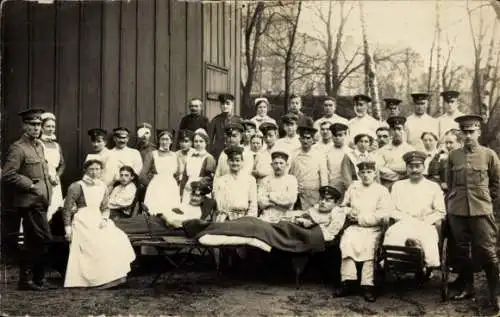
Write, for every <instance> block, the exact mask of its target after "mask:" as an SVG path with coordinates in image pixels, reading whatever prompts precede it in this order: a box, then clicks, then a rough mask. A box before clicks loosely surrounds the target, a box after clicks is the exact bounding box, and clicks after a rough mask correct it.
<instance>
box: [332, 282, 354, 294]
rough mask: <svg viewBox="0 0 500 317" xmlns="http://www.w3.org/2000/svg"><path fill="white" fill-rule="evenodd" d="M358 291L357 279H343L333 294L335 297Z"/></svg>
mask: <svg viewBox="0 0 500 317" xmlns="http://www.w3.org/2000/svg"><path fill="white" fill-rule="evenodd" d="M354 293H356V281H343V282H342V283H341V285H340V288H337V289H336V290H335V291H334V293H333V296H334V297H346V296H349V295H353V294H354Z"/></svg>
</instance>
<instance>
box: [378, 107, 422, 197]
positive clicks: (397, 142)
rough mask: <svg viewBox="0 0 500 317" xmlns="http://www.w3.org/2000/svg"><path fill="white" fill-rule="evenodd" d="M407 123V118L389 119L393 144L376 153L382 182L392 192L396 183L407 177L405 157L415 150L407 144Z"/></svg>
mask: <svg viewBox="0 0 500 317" xmlns="http://www.w3.org/2000/svg"><path fill="white" fill-rule="evenodd" d="M405 122H406V118H405V117H401V116H394V117H389V118H388V119H387V123H388V125H389V127H390V133H391V143H390V144H387V145H385V146H384V147H382V148H380V149H378V150H377V151H376V152H375V153H376V155H375V157H376V160H377V165H378V168H379V172H380V182H381V184H382V185H384V186H386V187H387V189H389V190H391V187H392V184H394V182H395V181H398V180H400V179H403V178H404V177H406V164H405V162H404V160H403V155H404V154H405V153H407V152H410V151H413V150H414V148H413V146H411V145H409V144H408V143H407V142H406V136H405V131H404V125H405Z"/></svg>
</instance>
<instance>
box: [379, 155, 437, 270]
mask: <svg viewBox="0 0 500 317" xmlns="http://www.w3.org/2000/svg"><path fill="white" fill-rule="evenodd" d="M403 158H404V160H405V162H406V166H407V172H408V177H409V178H408V179H404V180H400V181H397V182H396V183H394V186H393V187H392V192H391V196H392V201H393V202H394V205H395V208H396V209H395V211H394V212H393V213H392V215H391V218H393V219H395V220H396V221H397V222H396V223H395V224H394V225H392V226H391V227H389V229H387V231H386V233H385V238H384V245H394V246H405V245H418V246H421V247H422V249H423V251H424V255H425V264H426V267H427V268H435V267H439V265H440V261H439V248H438V242H439V235H438V230H440V229H441V222H442V220H443V219H444V216H445V204H444V195H443V192H442V190H441V188H440V187H439V185H438V184H436V183H435V182H433V181H430V180H428V179H427V178H425V177H424V161H425V159H426V155H425V153H423V152H420V151H411V152H408V153H406V154H405V155H404V157H403ZM409 202H411V203H409ZM411 240H413V241H411Z"/></svg>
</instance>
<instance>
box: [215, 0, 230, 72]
mask: <svg viewBox="0 0 500 317" xmlns="http://www.w3.org/2000/svg"><path fill="white" fill-rule="evenodd" d="M216 5H217V23H218V30H217V37H218V41H217V44H218V46H217V51H218V52H219V58H218V59H217V60H218V63H219V65H220V66H223V67H224V66H225V62H226V61H225V56H224V53H225V48H224V46H226V45H225V40H226V38H225V34H224V29H225V24H227V23H228V21H227V20H226V16H225V10H224V7H225V4H224V2H220V3H217V4H216Z"/></svg>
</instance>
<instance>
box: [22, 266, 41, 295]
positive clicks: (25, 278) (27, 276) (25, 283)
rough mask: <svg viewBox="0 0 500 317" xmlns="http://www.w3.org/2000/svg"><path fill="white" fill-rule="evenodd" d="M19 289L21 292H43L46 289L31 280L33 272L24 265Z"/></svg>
mask: <svg viewBox="0 0 500 317" xmlns="http://www.w3.org/2000/svg"><path fill="white" fill-rule="evenodd" d="M17 288H18V289H19V290H20V291H41V290H43V289H44V288H43V287H41V286H39V285H37V284H35V283H33V281H32V280H31V271H30V269H29V268H28V267H27V266H25V265H22V266H21V267H20V268H19V282H18V285H17Z"/></svg>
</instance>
